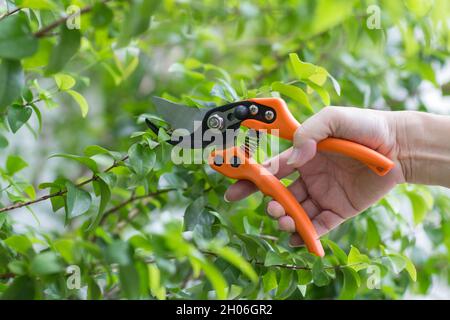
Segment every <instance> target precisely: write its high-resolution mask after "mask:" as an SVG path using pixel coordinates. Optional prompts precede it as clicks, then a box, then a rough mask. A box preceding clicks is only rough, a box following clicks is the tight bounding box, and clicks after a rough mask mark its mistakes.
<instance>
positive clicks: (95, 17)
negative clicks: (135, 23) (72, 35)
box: [91, 2, 114, 28]
mask: <svg viewBox="0 0 450 320" xmlns="http://www.w3.org/2000/svg"><path fill="white" fill-rule="evenodd" d="M113 17H114V13H113V11H112V10H111V9H110V8H109V7H108V6H107V5H106V4H104V3H101V2H97V3H95V4H94V7H93V9H92V15H91V24H92V26H93V27H96V28H101V27H106V26H107V25H108V24H109V23H110V22H111V20H112V19H113Z"/></svg>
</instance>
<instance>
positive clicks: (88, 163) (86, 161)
mask: <svg viewBox="0 0 450 320" xmlns="http://www.w3.org/2000/svg"><path fill="white" fill-rule="evenodd" d="M49 158H66V159H70V160H74V161H77V162H79V163H81V164H83V165H85V166H86V167H88V168H89V169H91V170H92V171H93V172H95V173H97V172H99V170H98V167H97V163H96V162H95V161H94V160H92V159H91V158H89V157H83V156H77V155H73V154H67V153H57V154H54V155H52V156H50V157H49Z"/></svg>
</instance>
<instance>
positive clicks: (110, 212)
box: [99, 188, 178, 225]
mask: <svg viewBox="0 0 450 320" xmlns="http://www.w3.org/2000/svg"><path fill="white" fill-rule="evenodd" d="M176 190H178V189H176V188H172V189H164V190H159V191H155V192H152V193H148V194H145V195H142V196H132V197H130V198H128V199H127V200H125V201H124V202H122V203H119V204H118V205H116V206H115V207H112V208H111V209H109V210H107V211H105V213H104V214H103V217H102V219H101V220H100V222H99V224H100V225H101V224H103V223H104V222H105V220H106V218H107V217H108V216H109V215H111V214H113V213H114V212H116V211H118V210H120V209H122V208H123V207H125V206H126V205H128V204H130V203H132V202H135V201H139V200H143V199H148V198H152V197H156V196H158V195H160V194H164V193H167V192H171V191H176ZM132 218H134V217H133V216H132V215H131V214H130V219H132Z"/></svg>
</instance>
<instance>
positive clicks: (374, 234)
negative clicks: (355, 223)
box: [366, 218, 381, 249]
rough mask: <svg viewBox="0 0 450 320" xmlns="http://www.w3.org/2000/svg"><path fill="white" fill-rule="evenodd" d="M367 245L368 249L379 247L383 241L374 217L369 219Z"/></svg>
mask: <svg viewBox="0 0 450 320" xmlns="http://www.w3.org/2000/svg"><path fill="white" fill-rule="evenodd" d="M366 237H367V238H366V245H367V248H368V249H374V248H377V247H378V246H379V245H380V242H381V236H380V233H379V231H378V227H377V225H376V223H375V221H374V220H373V219H372V218H368V219H367V232H366Z"/></svg>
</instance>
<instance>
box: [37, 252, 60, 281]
mask: <svg viewBox="0 0 450 320" xmlns="http://www.w3.org/2000/svg"><path fill="white" fill-rule="evenodd" d="M63 270H64V267H63V265H62V264H61V262H60V261H59V258H58V256H57V255H56V254H55V253H54V252H44V253H40V254H38V255H36V256H35V257H34V258H33V260H32V261H31V265H30V271H31V273H32V274H34V275H37V276H43V275H49V274H54V273H59V272H62V271H63Z"/></svg>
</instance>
